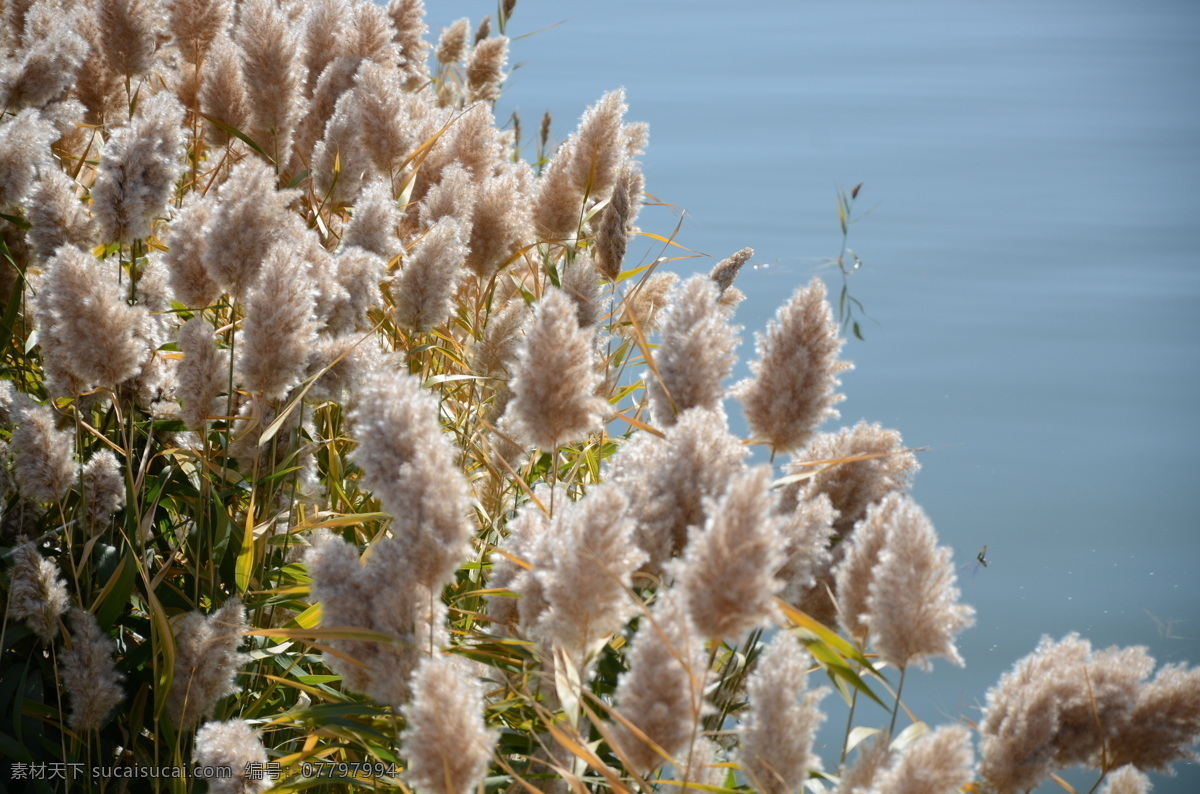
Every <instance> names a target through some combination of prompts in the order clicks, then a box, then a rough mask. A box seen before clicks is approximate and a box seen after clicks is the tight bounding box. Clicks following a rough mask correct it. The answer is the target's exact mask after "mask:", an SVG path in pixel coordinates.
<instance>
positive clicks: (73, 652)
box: [61, 609, 124, 731]
mask: <svg viewBox="0 0 1200 794" xmlns="http://www.w3.org/2000/svg"><path fill="white" fill-rule="evenodd" d="M71 626H72V627H73V628H74V631H72V632H71V642H70V648H68V649H67V650H66V651H65V652H64V653H63V655H62V662H61V663H62V681H63V686H64V687H65V688H66V690H67V694H68V695H70V698H71V716H70V717H68V718H67V724H68V725H70V726H71V729H72V730H76V731H90V730H94V729H96V728H99V727H100V726H101V725H103V724H104V722H105V721H106V720H107V719H108V715H109V714H111V713H112V710H113V709H114V708H115V707H116V706H117V704H118V703H120V702H121V701H122V700H123V699H124V692H123V691H122V690H121V680H122V679H123V678H124V676H122V675H121V674H120V673H119V672H117V668H116V665H115V664H114V662H113V655H114V654H115V653H116V650H117V645H116V643H114V642H113V641H112V640H111V639H109V637H108V635H107V634H105V633H104V632H103V631H101V630H100V626H99V624H98V623H96V618H95V616H94V615H93V614H92V613H91V612H85V611H83V610H82V609H73V610H71Z"/></svg>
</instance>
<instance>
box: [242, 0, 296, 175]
mask: <svg viewBox="0 0 1200 794" xmlns="http://www.w3.org/2000/svg"><path fill="white" fill-rule="evenodd" d="M235 33H236V35H235V37H234V40H235V41H237V43H238V45H239V46H240V47H241V50H242V74H243V76H244V77H245V80H246V93H247V96H248V98H249V106H250V127H249V129H246V130H243V132H245V133H246V134H248V135H249V136H250V138H251V139H252V140H254V141H255V142H256V143H258V145H259V146H261V147H262V149H263V151H265V152H266V153H267V155H268V156H269V157H270V159H271V160H272V161H273V162H275V163H278V164H280V165H284V164H285V163H286V161H287V159H288V157H289V156H290V154H291V148H292V135H293V133H294V132H295V129H296V122H297V121H299V119H300V115H301V112H302V105H301V101H300V98H301V90H302V89H303V87H304V61H303V60H302V58H301V57H300V55H301V52H300V47H299V45H298V43H297V41H296V38H295V36H294V35H293V34H292V31H291V28H290V26H289V25H288V21H287V17H286V16H284V14H283V12H282V11H281V10H279V9H277V8H276V6H275V3H273V2H272V1H271V0H245V2H243V3H242V4H241V5H240V7H239V12H238V26H237V29H236V31H235Z"/></svg>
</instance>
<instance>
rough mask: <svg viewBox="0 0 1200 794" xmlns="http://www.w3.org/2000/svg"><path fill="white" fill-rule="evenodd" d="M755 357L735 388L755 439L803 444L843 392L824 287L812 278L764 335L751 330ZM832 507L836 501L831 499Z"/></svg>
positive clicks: (782, 448) (783, 448) (775, 448)
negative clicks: (839, 389) (747, 375)
mask: <svg viewBox="0 0 1200 794" xmlns="http://www.w3.org/2000/svg"><path fill="white" fill-rule="evenodd" d="M755 337H756V338H757V340H758V344H757V350H758V360H757V361H755V362H752V363H751V364H750V369H751V371H752V372H753V373H754V377H752V378H747V379H746V380H744V381H742V382H741V383H739V384H738V385H737V386H735V387H734V395H735V396H736V397H737V399H738V400H739V401H740V402H741V403H742V409H743V411H744V412H745V415H746V421H747V423H748V424H749V425H750V432H751V434H752V435H753V437H754V438H756V439H758V440H761V441H765V442H766V443H767V444H768V445H769V446H770V447H771V451H772V453H778V452H789V451H791V450H794V449H797V448H799V447H802V446H804V444H805V443H807V442H808V439H809V438H810V436H811V435H812V433H813V431H814V430H815V429H816V428H817V426H818V425H820V424H821V423H822V422H824V421H825V420H826V419H831V418H833V419H836V418H837V416H838V412H837V411H836V410H835V409H834V407H833V406H834V405H836V404H837V403H839V402H841V400H842V399H843V397H842V395H839V394H836V393H835V392H834V389H836V388H837V387H838V386H839V385H841V381H839V380H838V377H837V376H838V373H840V372H842V371H843V370H845V369H848V368H849V366H850V365H849V364H847V363H845V362H842V361H838V360H837V354H838V351H839V350H841V347H842V344H843V341H844V340H842V339H839V338H838V325H837V322H836V321H835V320H834V319H833V312H832V310H831V309H830V308H829V303H828V302H827V301H826V300H825V285H824V284H822V283H821V280H820V279H819V278H815V277H814V278H813V280H812V281H811V282H809V285H808V286H807V287H803V288H801V289H798V290H796V294H795V295H794V296H792V299H791V300H790V301H788V302H787V303H785V304H784V305H783V306H781V307H780V308H779V311H778V312H776V314H775V319H774V320H773V321H772V322H770V323H768V325H767V332H766V334H755ZM835 506H836V503H835Z"/></svg>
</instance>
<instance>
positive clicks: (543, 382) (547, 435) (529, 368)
mask: <svg viewBox="0 0 1200 794" xmlns="http://www.w3.org/2000/svg"><path fill="white" fill-rule="evenodd" d="M511 371H512V380H511V381H510V382H509V388H511V389H512V392H513V399H512V402H510V403H509V404H508V413H507V416H508V417H509V419H510V421H511V422H512V423H513V424H512V427H513V431H514V432H515V433H516V434H517V436H518V437H519V438H521V439H523V440H524V441H525V442H526V443H527V444H529V445H531V446H535V447H538V448H540V449H543V450H553V449H555V448H556V447H557V446H559V445H560V444H566V443H569V442H571V441H576V440H578V439H580V438H583V437H584V436H586V435H587V434H589V433H593V432H597V431H599V430H600V429H601V428H602V427H603V420H604V416H605V414H607V412H608V404H607V403H606V402H605V401H604V400H602V399H600V398H599V397H596V396H595V393H596V387H597V386H598V385H599V383H600V375H599V374H598V373H597V372H596V369H595V367H594V366H593V353H592V341H591V333H590V331H588V330H586V329H582V328H580V327H579V321H578V319H577V315H576V313H575V305H574V303H573V302H572V301H571V299H570V297H568V296H567V295H566V293H564V292H563V291H562V290H558V289H548V290H546V292H545V294H543V295H542V299H541V300H540V301H538V302H537V304H535V307H534V313H533V318H532V320H531V322H530V323H529V327H528V328H527V329H526V331H525V338H524V339H523V340H522V341H521V343H520V344H519V345H518V347H517V354H516V361H515V362H514V363H513V365H512V367H511Z"/></svg>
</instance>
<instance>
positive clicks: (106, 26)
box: [92, 0, 162, 81]
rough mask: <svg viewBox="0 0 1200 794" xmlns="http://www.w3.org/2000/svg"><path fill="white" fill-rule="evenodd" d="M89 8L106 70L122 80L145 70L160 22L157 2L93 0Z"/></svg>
mask: <svg viewBox="0 0 1200 794" xmlns="http://www.w3.org/2000/svg"><path fill="white" fill-rule="evenodd" d="M92 8H93V10H94V12H95V14H96V25H97V27H98V32H99V37H98V42H97V43H98V44H99V49H100V52H101V53H102V54H103V56H104V63H105V65H106V66H107V67H108V69H109V71H111V72H112V73H113V74H116V75H120V76H121V77H123V78H125V80H126V81H129V80H130V79H131V78H133V77H135V76H137V75H143V74H146V73H148V72H149V71H150V70H151V68H153V66H154V53H155V50H156V49H157V48H158V39H157V34H156V31H155V28H156V27H157V26H158V25H160V24H161V23H162V18H161V8H160V7H159V4H158V3H156V2H154V1H153V0H95V2H94V3H93V5H92ZM93 46H95V45H93Z"/></svg>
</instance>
